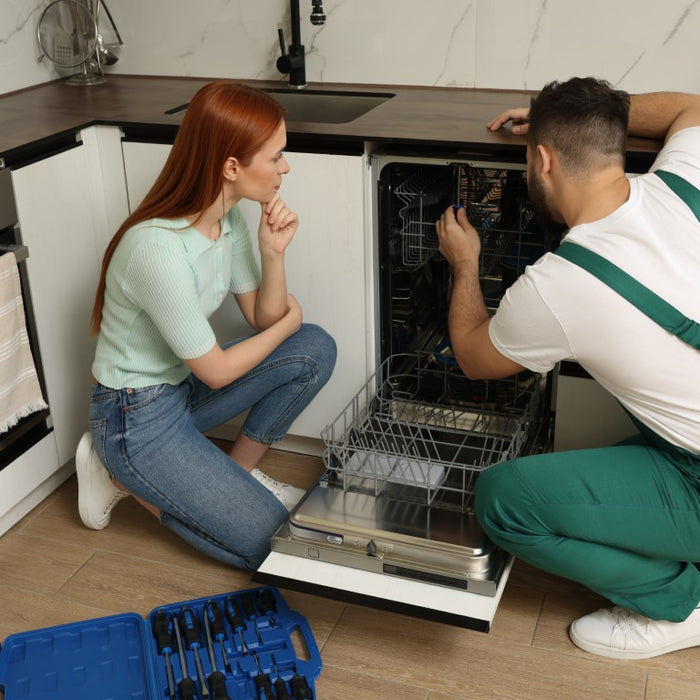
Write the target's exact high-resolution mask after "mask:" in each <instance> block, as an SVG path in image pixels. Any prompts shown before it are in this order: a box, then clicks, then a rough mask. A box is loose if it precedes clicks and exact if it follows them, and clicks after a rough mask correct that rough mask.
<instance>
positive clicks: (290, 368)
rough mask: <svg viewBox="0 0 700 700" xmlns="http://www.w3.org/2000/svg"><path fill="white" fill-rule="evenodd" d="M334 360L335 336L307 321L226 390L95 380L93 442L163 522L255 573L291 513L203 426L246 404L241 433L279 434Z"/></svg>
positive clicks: (272, 438) (267, 437)
mask: <svg viewBox="0 0 700 700" xmlns="http://www.w3.org/2000/svg"><path fill="white" fill-rule="evenodd" d="M234 342H238V341H234ZM231 344H232V343H231ZM231 344H229V345H231ZM335 358H336V346H335V341H334V340H333V338H331V337H330V336H329V335H328V334H327V333H326V332H325V331H324V330H323V329H322V328H319V327H318V326H314V325H311V324H304V325H302V327H301V328H300V329H299V331H298V332H297V333H295V334H294V335H293V336H291V337H290V338H288V339H287V340H286V341H285V342H284V343H282V344H281V345H280V346H279V347H278V348H276V349H275V350H274V351H273V352H272V353H271V354H270V355H269V356H268V357H267V358H266V359H265V360H264V361H263V362H261V363H260V364H259V365H258V366H257V367H255V368H254V369H253V370H251V371H250V372H248V373H247V374H245V375H244V376H242V377H240V378H239V379H237V380H236V381H234V382H232V383H231V384H229V385H227V386H225V387H223V388H221V389H216V390H214V389H210V388H209V387H208V386H206V385H205V384H204V383H203V382H201V381H200V380H198V379H197V378H196V377H195V376H194V375H190V376H189V377H188V378H187V379H185V381H183V382H182V383H181V384H179V385H177V386H173V385H170V384H159V385H155V386H149V387H144V388H138V389H129V388H125V389H110V388H108V387H104V386H102V385H100V384H97V385H96V386H93V389H92V401H91V404H90V430H91V432H92V437H93V441H94V445H95V449H96V450H97V454H98V455H99V457H100V459H101V460H102V463H103V464H104V465H105V466H106V467H107V470H108V471H109V473H110V474H111V475H112V477H113V478H114V479H116V481H118V482H119V483H120V484H121V485H122V486H123V487H124V488H125V489H127V490H128V491H129V492H130V493H132V494H134V495H136V496H138V497H139V498H142V499H143V500H145V501H147V502H148V503H151V504H153V505H154V506H156V507H158V508H159V509H160V511H161V516H160V519H161V522H162V523H163V524H164V525H166V526H167V527H169V528H170V529H171V530H173V531H174V532H175V533H177V534H178V535H179V536H180V537H182V538H183V539H185V540H186V541H187V542H189V543H190V544H192V545H193V546H195V547H196V548H197V549H199V550H201V551H203V552H205V553H206V554H208V555H210V556H212V557H214V558H216V559H219V560H221V561H223V562H226V563H228V564H232V565H233V566H237V567H241V568H246V569H252V570H254V569H256V568H257V567H258V566H259V565H260V564H261V563H262V561H263V560H264V559H265V557H266V556H267V554H268V553H269V551H270V537H271V536H272V534H273V533H274V532H275V530H276V529H277V528H278V527H279V525H280V524H281V523H282V522H283V521H284V519H285V518H286V517H287V510H286V509H285V507H284V506H283V505H282V504H281V503H280V502H279V501H278V500H277V498H276V497H275V496H273V495H272V493H271V492H270V491H268V490H267V489H266V488H265V487H264V486H262V485H261V484H260V483H259V482H258V481H257V480H256V479H254V478H253V477H252V476H251V475H250V474H249V473H248V472H247V471H246V470H245V469H243V468H242V467H241V466H240V465H239V464H237V463H236V462H235V461H234V460H232V459H231V458H230V457H229V456H228V455H227V454H226V453H224V452H223V451H221V450H220V449H219V448H218V447H216V446H215V445H213V444H212V443H211V442H210V441H209V440H208V439H207V438H206V437H205V436H204V434H203V433H204V432H206V431H207V430H209V429H211V428H213V427H215V426H217V425H221V424H222V423H225V422H226V421H228V420H230V419H231V418H233V417H235V416H237V415H239V414H241V413H242V412H244V411H245V410H247V409H250V411H249V413H248V415H247V417H246V419H245V422H244V424H243V427H242V431H243V432H244V433H245V435H246V436H248V437H249V438H251V439H252V440H255V441H257V442H261V443H266V444H267V443H273V442H276V441H279V440H281V439H282V438H283V437H284V436H285V434H286V432H287V430H288V429H289V427H290V425H291V424H292V422H293V421H294V419H295V418H296V417H297V416H298V415H299V414H300V413H301V411H302V410H303V409H304V408H306V406H307V405H308V404H309V403H310V402H311V400H312V399H313V398H314V396H316V394H317V393H318V392H319V390H320V389H321V388H322V387H323V386H324V384H325V383H326V382H327V381H328V379H329V378H330V376H331V373H332V371H333V367H334V365H335Z"/></svg>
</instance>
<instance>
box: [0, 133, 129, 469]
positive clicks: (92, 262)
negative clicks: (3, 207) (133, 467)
mask: <svg viewBox="0 0 700 700" xmlns="http://www.w3.org/2000/svg"><path fill="white" fill-rule="evenodd" d="M118 132H119V130H118V129H116V128H112V129H109V130H105V131H98V130H97V129H88V130H86V131H85V132H83V134H82V138H83V142H82V143H80V145H77V146H76V147H74V148H70V149H69V150H66V151H63V152H60V153H57V154H55V155H51V156H50V157H46V158H44V159H42V160H39V161H37V162H34V163H31V164H29V165H26V166H23V167H18V168H16V169H13V171H12V181H13V185H14V188H15V197H16V200H17V212H18V216H19V222H20V227H21V231H22V239H23V242H24V243H25V245H27V246H28V248H29V258H28V260H27V271H28V275H29V284H30V289H31V294H32V301H33V306H34V313H35V317H36V325H37V332H38V337H39V347H40V352H41V356H42V360H43V366H44V374H45V379H46V389H47V394H48V396H47V397H46V398H47V400H48V403H49V407H50V409H51V415H52V417H53V422H54V431H55V437H56V446H57V450H58V459H59V464H60V465H63V464H65V463H66V462H68V461H69V460H71V459H72V458H73V457H74V455H75V448H76V446H77V444H78V441H79V439H80V436H81V435H82V433H84V432H85V431H86V430H87V426H88V406H89V400H90V367H91V364H92V359H93V354H94V346H95V342H94V338H93V337H92V336H91V334H90V315H91V312H92V305H93V301H94V298H95V290H96V287H97V281H98V277H99V269H100V264H101V260H102V253H103V250H104V247H105V245H106V241H107V240H108V239H109V237H110V234H111V231H110V228H111V225H112V221H113V220H114V219H116V218H118V216H119V215H120V210H121V209H123V208H124V206H123V204H122V206H121V208H120V207H119V202H125V201H126V198H125V191H124V189H123V175H122V176H121V177H112V176H110V174H109V168H111V167H112V166H113V165H114V163H112V164H111V165H110V166H109V167H108V166H107V165H106V159H104V158H103V157H101V156H103V155H104V154H105V152H106V150H107V151H108V150H110V148H111V149H112V150H113V145H114V140H115V139H116V142H117V143H118ZM109 144H111V145H109ZM116 165H117V166H118V167H117V172H118V173H121V172H123V171H122V166H121V162H118V163H117V164H116ZM107 183H110V184H109V186H108V187H107V189H108V191H107V192H106V191H105V187H106V186H107ZM115 183H116V184H115ZM120 183H122V184H121V187H120ZM106 195H108V196H109V199H110V201H109V203H108V202H107V198H106ZM114 207H117V209H116V210H114V211H113V208H114Z"/></svg>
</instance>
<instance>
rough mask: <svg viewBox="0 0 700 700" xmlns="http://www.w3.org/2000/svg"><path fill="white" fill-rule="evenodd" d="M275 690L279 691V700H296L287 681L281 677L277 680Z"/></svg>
mask: <svg viewBox="0 0 700 700" xmlns="http://www.w3.org/2000/svg"><path fill="white" fill-rule="evenodd" d="M275 692H276V693H277V700H294V699H293V698H292V696H291V695H290V694H289V691H288V690H287V686H286V684H285V682H284V681H283V680H282V679H281V678H278V679H277V680H276V681H275Z"/></svg>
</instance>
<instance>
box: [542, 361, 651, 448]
mask: <svg viewBox="0 0 700 700" xmlns="http://www.w3.org/2000/svg"><path fill="white" fill-rule="evenodd" d="M637 432H638V430H637V428H635V427H634V425H633V423H632V421H631V420H630V417H629V416H628V415H627V413H625V411H624V409H623V408H622V406H621V405H620V404H619V402H618V401H617V400H616V399H615V398H614V397H613V396H612V394H610V393H609V392H607V391H606V390H605V389H603V387H602V386H600V384H598V382H596V381H595V380H594V379H591V378H587V377H573V376H568V375H563V374H560V375H559V376H558V377H557V391H556V402H555V425H554V450H555V451H556V452H561V451H563V450H583V449H589V448H593V447H607V446H609V445H614V444H615V443H616V442H620V441H622V440H624V439H625V438H628V437H631V436H632V435H635V434H636V433H637Z"/></svg>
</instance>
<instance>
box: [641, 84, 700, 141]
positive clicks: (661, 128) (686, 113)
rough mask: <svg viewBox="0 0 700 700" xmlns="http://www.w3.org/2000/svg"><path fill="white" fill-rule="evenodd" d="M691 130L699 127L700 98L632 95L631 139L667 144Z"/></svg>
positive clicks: (681, 93)
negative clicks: (690, 128)
mask: <svg viewBox="0 0 700 700" xmlns="http://www.w3.org/2000/svg"><path fill="white" fill-rule="evenodd" d="M689 126H700V95H691V94H690V93H685V92H649V93H644V94H641V95H630V121H629V129H628V131H629V133H630V135H631V136H644V137H647V138H652V139H661V140H667V139H668V138H669V137H670V136H672V135H673V134H675V133H676V132H677V131H680V130H681V129H686V128H687V127H689Z"/></svg>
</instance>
